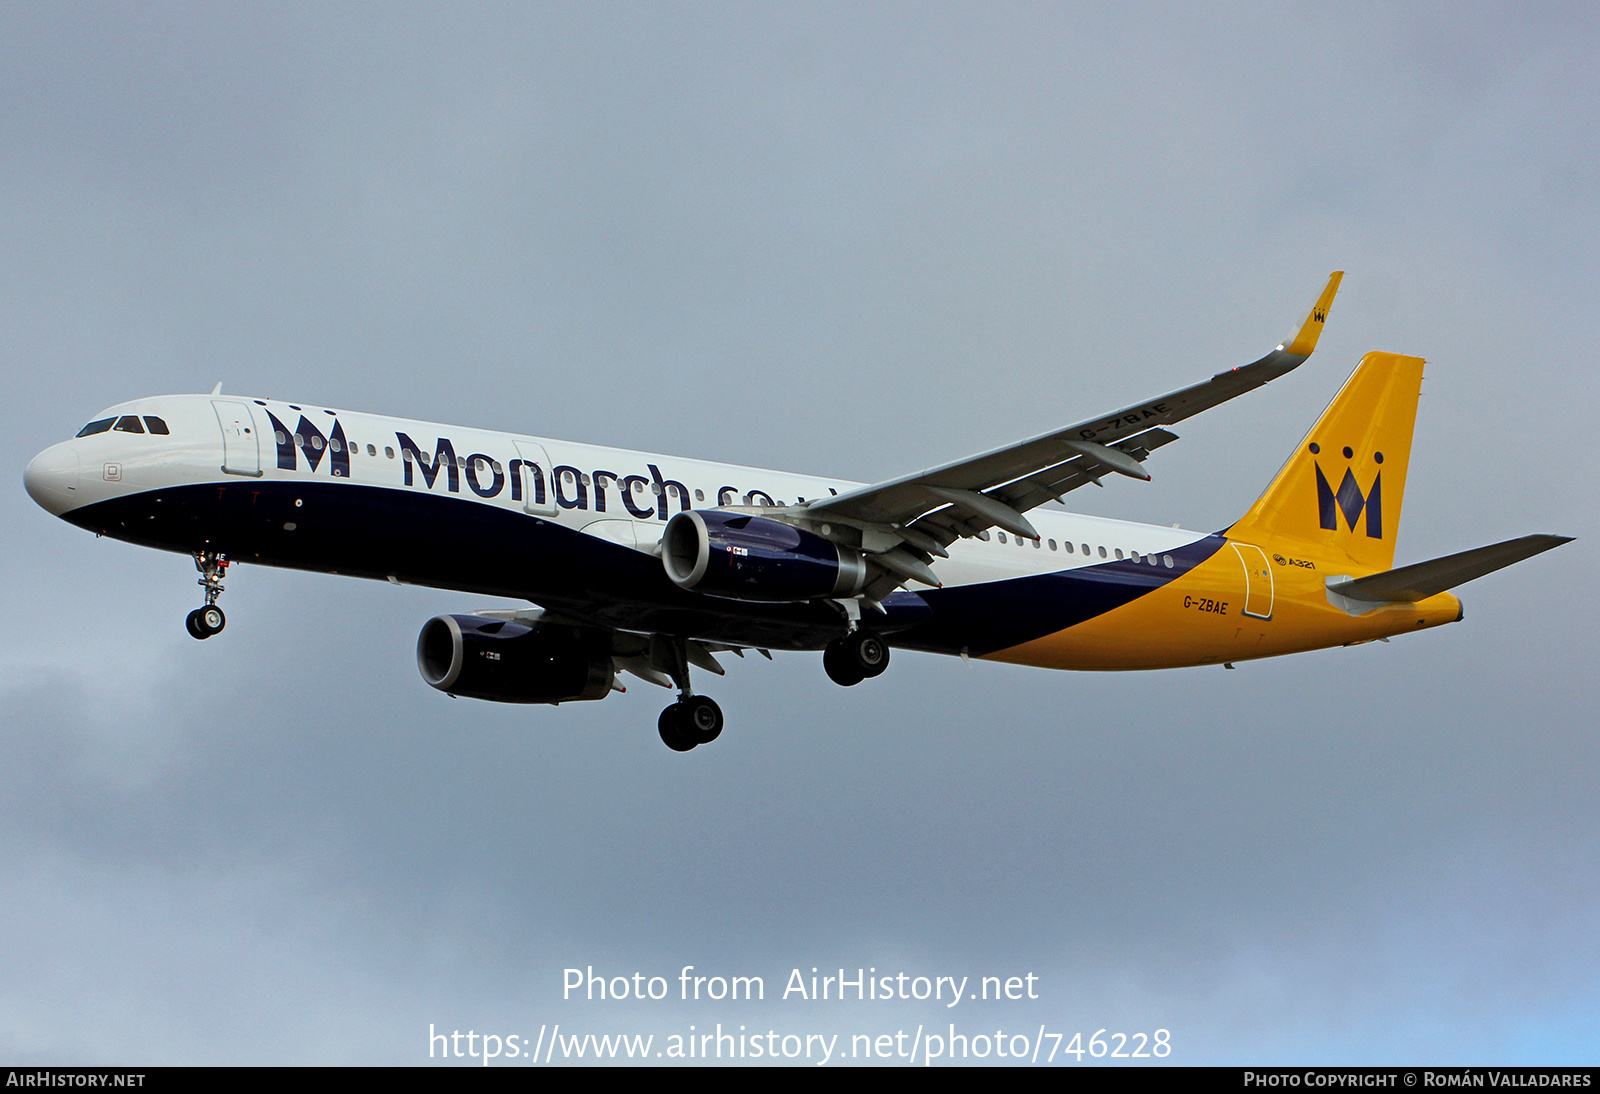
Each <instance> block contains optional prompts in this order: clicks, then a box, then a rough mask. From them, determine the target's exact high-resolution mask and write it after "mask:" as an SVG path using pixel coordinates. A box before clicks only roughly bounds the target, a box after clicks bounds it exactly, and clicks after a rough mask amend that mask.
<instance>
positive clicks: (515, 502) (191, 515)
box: [26, 273, 1565, 751]
mask: <svg viewBox="0 0 1600 1094" xmlns="http://www.w3.org/2000/svg"><path fill="white" fill-rule="evenodd" d="M1340 276H1341V275H1340V274H1337V273H1336V274H1334V275H1333V276H1332V277H1331V278H1330V279H1329V281H1328V284H1327V287H1326V288H1325V289H1324V290H1323V291H1322V293H1321V295H1320V296H1319V298H1318V299H1317V301H1316V303H1315V304H1314V305H1313V306H1312V308H1311V311H1310V313H1309V314H1308V315H1306V316H1305V318H1304V320H1303V321H1302V322H1301V323H1299V324H1298V325H1297V327H1296V329H1295V330H1294V331H1293V333H1292V334H1291V336H1290V338H1289V339H1288V340H1287V341H1286V342H1285V343H1284V344H1282V345H1280V346H1278V347H1277V348H1275V349H1274V350H1272V351H1271V352H1270V353H1268V354H1267V355H1266V356H1264V357H1262V358H1261V359H1260V360H1258V361H1255V362H1253V363H1251V364H1247V365H1243V366H1241V367H1239V368H1235V369H1232V370H1231V371H1227V372H1222V373H1219V374H1217V375H1216V376H1213V377H1212V378H1211V379H1209V380H1206V381H1204V382H1202V383H1199V384H1196V385H1194V386H1193V387H1189V388H1185V389H1183V390H1181V391H1175V392H1172V393H1170V394H1168V395H1163V396H1161V397H1159V398H1157V399H1153V400H1151V401H1149V402H1145V403H1140V404H1137V405H1135V406H1131V407H1127V408H1126V409H1123V410H1120V411H1118V412H1117V413H1115V414H1111V415H1107V416H1105V417H1100V418H1093V419H1090V420H1088V421H1084V422H1079V423H1077V424H1074V425H1071V426H1068V427H1066V428H1064V429H1060V430H1057V431H1055V432H1052V433H1049V434H1046V435H1043V436H1039V437H1034V438H1030V439H1028V440H1025V441H1022V442H1019V443H1017V444H1014V445H1010V446H1008V447H1006V448H1002V449H998V450H996V451H993V452H987V453H983V454H981V455H977V456H973V457H971V458H969V459H965V460H960V461H957V462H955V463H950V464H946V465H943V466H941V467H936V468H933V469H932V470H928V471H923V472H919V473H916V474H911V475H905V476H903V477H900V478H895V479H891V480H888V481H886V482H881V483H878V484H875V485H870V486H863V485H860V484H858V483H848V482H838V481H833V480H828V479H820V478H816V477H814V476H809V475H796V474H788V473H784V472H779V471H764V470H757V469H754V468H748V467H734V466H727V465H723V464H716V463H708V462H705V461H701V460H689V459H680V458H676V457H672V456H662V455H652V454H649V453H644V452H633V451H627V450H623V449H617V448H604V447H599V446H595V445H586V444H575V443H570V442H567V441H557V440H551V439H547V438H544V437H538V436H532V435H521V434H510V433H497V432H490V431H486V430H477V429H467V428H461V427H456V426H445V425H436V424H432V423H427V422H418V421H410V420H404V419H396V418H388V417H383V416H379V415H372V414H360V413H356V412H352V411H347V410H332V409H329V408H326V407H320V406H313V405H309V404H301V403H286V402H278V401H275V400H268V399H255V398H248V397H234V396H226V395H222V394H220V391H219V392H214V393H212V394H211V395H176V396H163V397H159V398H149V399H138V400H134V401H133V402H129V403H124V404H122V405H119V406H115V407H112V408H110V409H109V410H106V411H104V412H102V413H101V414H100V415H98V416H97V417H96V418H95V420H93V421H91V422H90V423H89V424H88V425H86V426H84V427H83V429H82V430H81V431H80V432H79V433H78V435H77V436H76V437H75V438H73V439H71V440H68V441H64V442H62V443H60V444H57V445H54V446H52V447H51V448H48V449H46V450H45V451H44V452H42V453H40V454H39V456H37V457H36V458H35V459H34V460H33V462H32V463H31V464H29V466H28V469H27V474H26V484H27V488H28V492H29V493H30V494H31V495H32V496H33V497H34V499H35V500H36V501H38V503H39V504H40V505H42V506H43V507H44V508H45V509H47V510H49V511H50V512H51V513H54V514H56V515H58V516H60V517H62V518H63V519H65V520H67V521H70V522H71V523H73V524H76V525H78V526H80V527H82V528H86V529H88V530H90V531H93V532H96V533H99V534H103V535H108V536H113V537H115V538H118V539H124V540H127V541H129V542H132V543H138V544H143V545H146V546H150V547H159V548H162V549H164V550H169V551H180V552H183V553H184V554H188V555H192V556H193V557H194V559H195V563H196V566H197V567H198V568H199V570H200V573H201V579H200V584H201V585H202V586H203V587H204V589H205V604H204V605H203V606H202V607H200V608H197V609H196V610H195V611H193V612H192V613H190V616H189V620H188V627H189V631H190V633H191V634H193V635H194V636H195V637H196V638H207V637H210V636H212V635H214V634H216V633H217V632H218V631H220V630H221V629H222V627H223V624H224V617H223V614H222V611H221V609H220V608H219V607H217V597H218V595H219V594H220V593H221V592H222V581H221V579H222V577H223V574H224V572H225V571H226V569H227V566H228V565H229V564H230V563H237V562H252V563H262V564H265V565H270V566H289V567H294V568H297V569H305V570H318V571H323V572H327V573H338V574H346V575H356V576H359V577H368V578H375V579H380V580H387V581H393V582H400V583H411V584H419V585H430V586H436V587H440V588H446V589H456V590H460V591H462V592H468V593H475V594H485V595H494V596H504V597H513V598H518V599H525V600H527V601H529V602H531V603H532V604H534V605H537V607H530V608H527V609H523V610H495V611H478V612H472V613H467V614H460V615H445V616H439V617H437V618H435V619H432V620H430V621H428V623H427V624H426V625H424V626H423V628H422V633H421V635H420V637H419V638H418V641H417V662H418V665H419V667H420V669H421V672H422V675H423V677H424V679H426V680H427V682H428V683H429V684H431V685H432V686H434V687H435V688H438V689H439V690H441V691H444V692H447V693H449V694H452V695H462V696H470V697H474V698H479V699H489V700H497V701H502V702H519V703H561V702H568V701H572V700H580V699H603V698H605V697H606V696H607V695H609V694H610V693H611V692H612V691H614V690H618V691H619V690H622V686H621V684H620V683H619V673H624V672H626V673H630V674H632V675H633V676H635V677H638V678H640V679H643V680H647V681H650V682H651V683H655V684H660V685H662V686H664V687H668V688H676V690H677V692H678V699H677V701H676V702H674V703H673V704H671V705H670V706H668V707H667V708H666V710H664V711H663V712H662V714H661V718H660V720H659V722H658V728H659V730H660V733H661V737H662V739H663V740H664V741H665V742H666V743H667V744H668V745H669V746H670V747H672V748H674V749H677V750H679V751H687V750H688V749H690V748H693V747H695V746H696V745H698V744H704V743H706V742H708V741H710V740H712V739H714V738H715V737H716V736H717V735H718V734H719V733H720V732H721V730H722V721H723V719H722V712H721V710H720V709H719V708H718V707H717V704H716V703H715V702H713V701H712V700H711V699H709V698H708V697H706V696H704V695H699V694H696V693H695V692H694V690H693V689H692V688H691V686H690V673H691V670H692V669H701V670H704V671H706V672H710V673H717V674H721V673H722V672H723V671H724V668H723V666H722V665H721V664H719V663H718V661H717V656H716V655H717V654H719V653H723V654H726V653H732V654H736V655H739V656H743V655H744V654H745V653H746V652H750V651H759V652H761V653H763V654H766V653H767V651H769V650H772V649H782V650H813V651H816V650H820V651H822V662H823V665H824V666H825V668H826V670H827V673H828V675H829V676H830V677H831V678H832V679H833V680H835V681H836V682H838V683H840V684H846V685H850V684H857V683H860V682H861V681H862V680H863V679H865V678H867V677H873V676H877V675H879V674H880V673H882V672H883V671H884V669H885V668H886V667H887V665H888V662H889V650H890V648H891V647H894V648H901V649H912V650H924V651H928V652H932V653H942V654H950V655H959V656H962V657H972V658H987V659H991V660H997V661H1010V662H1016V663H1020V664H1027V665H1039V666H1044V667H1047V668H1061V669H1155V668H1172V667H1177V666H1184V665H1207V664H1230V663H1232V662H1234V661H1242V660H1245V659H1248V658H1258V657H1270V656H1273V655H1276V654H1283V653H1294V652H1296V651H1300V650H1310V649H1316V648H1319V647H1325V646H1338V645H1348V644H1351V643H1356V642H1365V641H1370V640H1372V639H1376V638H1385V637H1388V636H1390V635H1396V634H1404V633H1406V632H1408V631H1414V630H1419V629H1423V628H1427V627H1435V626H1438V625H1440V624H1442V623H1451V622H1455V621H1456V620H1458V619H1460V618H1461V605H1460V602H1459V601H1457V600H1456V598H1455V597H1453V596H1451V595H1450V594H1449V593H1448V592H1446V590H1447V589H1450V588H1453V587H1454V586H1456V585H1459V584H1460V583H1462V582H1464V581H1467V580H1470V579H1472V578H1474V577H1478V576H1481V575H1483V574H1486V573H1488V572H1490V571H1491V570H1495V569H1498V568H1500V567H1502V566H1505V565H1509V564H1510V563H1512V562H1515V561H1518V560H1520V559H1522V558H1526V557H1528V556H1529V555H1532V554H1536V553H1538V552H1539V551H1542V550H1547V549H1549V548H1550V547H1554V546H1556V545H1558V544H1560V543H1562V542H1565V540H1564V539H1563V538H1562V537H1559V536H1547V535H1538V536H1524V537H1522V538H1520V539H1515V540H1509V541H1507V542H1505V543H1500V544H1496V545H1494V546H1491V547H1484V548H1480V549H1478V550H1475V551H1467V552H1464V553H1462V554H1459V555H1452V556H1449V557H1446V558H1441V559H1435V560H1433V561H1430V562H1424V563H1419V564H1416V565H1411V566H1406V567H1402V568H1400V569H1393V568H1392V567H1393V564H1394V542H1395V532H1396V530H1397V528H1398V526H1399V521H1400V504H1401V499H1402V497H1403V493H1404V490H1405V483H1406V467H1407V464H1408V462H1409V457H1410V452H1411V435H1412V425H1413V422H1414V420H1415V417H1416V409H1417V396H1418V392H1419V390H1420V385H1421V381H1422V361H1421V359H1419V358H1416V357H1404V356H1400V355H1397V354H1390V353H1370V354H1368V355H1367V356H1366V357H1364V358H1363V359H1362V361H1361V363H1360V365H1359V366H1358V367H1357V368H1356V370H1355V372H1354V374H1353V375H1352V376H1351V377H1350V379H1349V381H1348V382H1347V383H1346V384H1345V386H1344V389H1343V390H1342V391H1341V392H1340V393H1339V394H1338V396H1337V397H1336V398H1335V399H1334V401H1333V403H1332V404H1331V405H1330V406H1329V407H1328V409H1327V411H1326V412H1325V413H1324V414H1323V416H1322V418H1321V419H1320V420H1319V421H1318V422H1317V423H1316V424H1315V425H1314V426H1313V427H1312V429H1311V431H1310V433H1308V434H1307V436H1306V438H1305V440H1304V441H1303V442H1302V443H1301V445H1300V446H1298V447H1297V449H1296V450H1295V452H1294V453H1293V454H1292V455H1291V456H1290V458H1289V461H1288V463H1287V464H1285V466H1284V467H1283V469H1282V471H1281V472H1280V473H1279V474H1278V476H1277V478H1276V479H1274V480H1273V481H1272V483H1271V484H1270V485H1269V486H1268V487H1267V490H1266V492H1265V493H1264V494H1262V496H1261V498H1260V500H1259V501H1257V502H1256V504H1255V505H1254V506H1253V507H1252V508H1251V509H1250V511H1249V512H1248V513H1246V514H1245V515H1244V516H1243V517H1241V518H1240V519H1239V520H1237V521H1235V522H1234V523H1233V524H1231V525H1230V526H1229V527H1227V528H1226V529H1225V530H1223V531H1221V532H1214V533H1196V532H1186V531H1182V530H1180V529H1177V528H1164V527H1154V526H1151V525H1145V524H1131V523H1125V522H1121V521H1114V520H1105V519H1100V518H1095V517H1086V516H1078V515H1074V514H1072V513H1068V512H1065V511H1062V510H1059V509H1055V508H1047V509H1041V508H1039V507H1040V506H1041V505H1042V504H1044V503H1046V502H1059V501H1060V500H1061V498H1062V497H1063V495H1065V494H1066V493H1067V492H1068V491H1071V490H1074V489H1076V488H1078V487H1080V486H1083V485H1086V484H1088V483H1092V482H1098V481H1099V480H1100V479H1102V478H1105V477H1106V476H1128V477H1132V478H1136V479H1147V478H1149V475H1148V474H1147V473H1146V472H1145V470H1144V468H1143V464H1144V462H1145V460H1146V459H1148V458H1149V456H1150V454H1151V453H1152V452H1154V451H1155V450H1156V449H1158V448H1161V447H1163V446H1164V445H1166V444H1168V443H1170V442H1171V441H1174V440H1176V439H1177V438H1176V436H1175V435H1174V434H1173V433H1171V432H1170V431H1169V430H1168V429H1167V428H1166V427H1167V426H1170V425H1172V424H1174V423H1176V422H1179V421H1181V420H1183V419H1185V418H1188V417H1190V416H1191V415H1194V414H1196V413H1198V412H1200V411H1202V410H1206V409H1208V408H1210V407H1213V406H1216V405H1217V404H1218V403H1221V402H1224V401H1226V400H1228V399H1232V398H1234V397H1236V396H1238V395H1242V394H1244V393H1245V392H1248V391H1250V390H1252V389H1254V388H1256V387H1259V386H1260V385H1262V384H1264V383H1267V382H1268V381H1270V380H1273V379H1276V378H1277V377H1279V376H1282V375H1283V374H1285V373H1287V372H1288V371H1290V370H1291V369H1293V368H1295V367H1296V366H1298V365H1299V364H1301V363H1302V362H1303V361H1305V359H1306V358H1307V357H1308V356H1309V355H1310V354H1311V351H1312V349H1313V348H1314V347H1315V345H1316V342H1317V337H1318V335H1319V334H1320V333H1321V330H1322V324H1323V322H1324V320H1325V318H1326V316H1327V312H1328V308H1329V306H1330V305H1331V304H1332V301H1333V296H1334V293H1335V292H1336V291H1337V289H1338V285H1339V279H1340Z"/></svg>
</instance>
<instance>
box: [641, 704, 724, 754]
mask: <svg viewBox="0 0 1600 1094" xmlns="http://www.w3.org/2000/svg"><path fill="white" fill-rule="evenodd" d="M656 728H657V729H658V730H660V732H661V742H662V743H663V744H665V745H666V746H667V747H668V748H670V749H672V751H674V752H687V751H689V750H690V749H691V748H694V747H696V746H697V745H708V744H710V743H711V742H712V741H714V740H716V739H717V738H718V737H719V736H721V734H722V708H721V707H719V706H717V704H716V701H715V700H714V699H712V698H711V697H710V696H706V695H685V696H684V697H683V698H681V699H679V700H678V701H677V702H676V703H673V704H672V705H671V706H670V707H668V708H667V709H666V710H663V711H662V712H661V717H660V718H658V719H657V720H656Z"/></svg>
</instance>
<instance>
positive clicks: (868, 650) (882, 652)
mask: <svg viewBox="0 0 1600 1094" xmlns="http://www.w3.org/2000/svg"><path fill="white" fill-rule="evenodd" d="M822 667H823V669H825V670H826V671H827V673H828V679H830V680H832V681H833V682H834V683H835V684H840V685H842V686H844V687H847V688H848V687H852V686H854V685H856V684H859V683H861V681H863V680H868V679H871V678H872V677H874V676H881V675H883V670H884V669H886V668H888V667H889V644H888V643H887V642H885V641H884V640H883V638H882V637H881V636H879V635H878V634H876V633H874V632H873V631H869V630H867V629H866V628H865V627H857V628H856V629H854V630H852V631H851V632H850V633H849V634H846V635H844V636H842V637H840V638H835V639H834V640H833V641H832V642H829V643H828V645H827V647H826V648H825V649H824V650H823V651H822Z"/></svg>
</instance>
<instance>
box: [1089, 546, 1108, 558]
mask: <svg viewBox="0 0 1600 1094" xmlns="http://www.w3.org/2000/svg"><path fill="white" fill-rule="evenodd" d="M1084 550H1088V548H1087V547H1086V548H1084ZM1100 557H1101V558H1105V557H1106V549H1105V548H1104V547H1102V548H1100Z"/></svg>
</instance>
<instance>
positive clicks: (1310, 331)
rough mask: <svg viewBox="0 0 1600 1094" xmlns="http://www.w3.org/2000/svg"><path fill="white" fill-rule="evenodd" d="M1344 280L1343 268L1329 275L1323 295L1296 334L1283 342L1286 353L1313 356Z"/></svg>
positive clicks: (1318, 298) (1319, 297)
mask: <svg viewBox="0 0 1600 1094" xmlns="http://www.w3.org/2000/svg"><path fill="white" fill-rule="evenodd" d="M1342 280H1344V271H1343V270H1334V271H1333V273H1331V274H1329V275H1328V284H1327V286H1326V287H1325V288H1324V289H1323V290H1322V295H1321V296H1318V297H1317V300H1316V303H1314V304H1312V305H1311V311H1310V312H1309V313H1307V315H1306V317H1305V319H1304V320H1303V321H1302V322H1301V324H1300V326H1299V328H1298V329H1297V330H1296V331H1295V332H1294V335H1293V336H1292V337H1291V338H1290V339H1289V341H1287V342H1285V343H1284V344H1283V351H1284V352H1285V353H1293V354H1295V355H1296V356H1299V357H1310V356H1311V351H1312V350H1314V349H1316V348H1317V339H1318V338H1319V337H1320V336H1321V334H1322V326H1323V324H1324V323H1325V322H1327V319H1328V309H1329V308H1331V307H1333V298H1334V296H1335V295H1336V294H1337V293H1338V291H1339V282H1340V281H1342Z"/></svg>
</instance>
